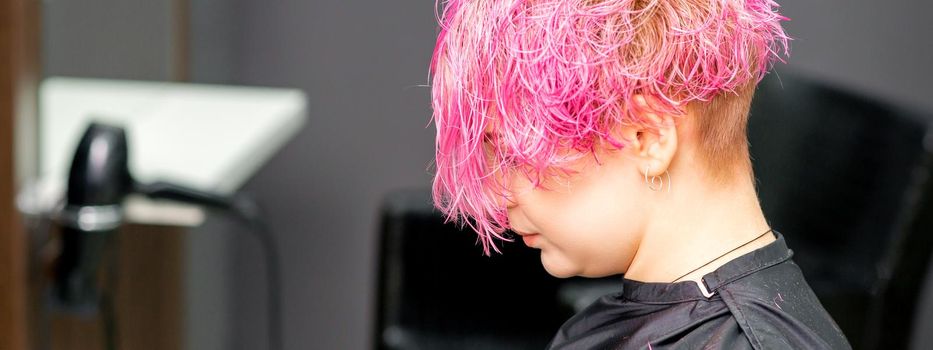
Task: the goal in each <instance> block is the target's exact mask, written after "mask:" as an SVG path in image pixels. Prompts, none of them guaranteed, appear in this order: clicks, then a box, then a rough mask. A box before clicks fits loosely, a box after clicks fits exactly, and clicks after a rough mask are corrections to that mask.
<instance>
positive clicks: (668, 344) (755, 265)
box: [548, 232, 851, 349]
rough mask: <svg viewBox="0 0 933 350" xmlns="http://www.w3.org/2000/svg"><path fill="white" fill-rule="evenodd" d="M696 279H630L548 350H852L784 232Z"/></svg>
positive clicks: (574, 320)
mask: <svg viewBox="0 0 933 350" xmlns="http://www.w3.org/2000/svg"><path fill="white" fill-rule="evenodd" d="M774 234H775V237H776V238H777V240H776V241H774V242H771V243H769V244H768V245H767V246H764V247H762V248H759V249H757V250H755V251H753V252H749V253H748V254H745V255H742V256H740V257H738V258H736V259H734V260H732V261H730V262H728V263H726V264H725V265H723V266H721V267H719V268H718V269H716V271H713V272H711V273H709V274H707V275H705V276H703V281H704V282H705V285H706V287H707V290H708V291H709V292H712V293H714V295H713V296H711V297H709V298H706V297H705V296H704V295H703V293H702V292H701V289H700V287H699V285H698V284H697V283H696V282H694V281H684V282H678V283H645V282H638V281H632V280H628V279H624V278H623V281H622V292H620V293H615V294H610V295H606V296H604V297H602V298H600V299H599V300H597V301H596V302H595V303H593V305H590V306H589V307H588V308H586V309H585V310H583V311H581V312H580V313H579V314H577V315H575V316H574V317H572V318H571V319H570V320H568V321H567V322H566V323H564V325H563V326H562V327H561V329H560V330H559V331H558V333H557V335H556V336H555V337H554V339H553V340H551V344H550V345H549V346H548V348H549V349H851V346H850V345H849V343H848V341H846V338H845V336H844V335H843V334H842V331H841V330H840V329H839V326H837V325H836V323H835V322H834V321H833V319H832V318H831V317H830V316H829V314H828V313H827V312H826V310H825V309H823V306H822V305H821V304H820V302H819V300H817V298H816V295H814V294H813V290H812V289H810V286H809V285H808V284H807V282H806V281H804V278H803V275H802V274H801V272H800V268H799V267H798V266H797V264H795V263H794V262H793V260H791V256H792V255H793V251H791V250H790V249H788V248H787V244H786V243H785V242H784V237H783V236H782V235H781V234H780V233H777V232H775V233H774Z"/></svg>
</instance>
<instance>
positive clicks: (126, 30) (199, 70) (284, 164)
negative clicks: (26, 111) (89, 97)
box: [0, 0, 933, 349]
mask: <svg viewBox="0 0 933 350" xmlns="http://www.w3.org/2000/svg"><path fill="white" fill-rule="evenodd" d="M3 1H5V2H6V3H7V5H5V6H7V9H11V11H12V12H7V13H8V14H10V16H12V15H13V14H15V13H29V11H34V12H35V22H26V24H25V27H20V28H30V27H29V26H34V28H35V29H38V31H37V32H33V31H29V30H25V31H22V32H19V33H20V34H22V37H25V38H29V37H30V36H32V35H34V36H35V37H36V38H37V41H35V42H34V43H35V46H36V47H35V51H36V52H37V55H36V56H35V59H36V61H35V62H36V63H37V64H36V65H35V68H38V69H37V70H36V72H37V73H36V80H35V81H37V82H40V81H42V79H45V78H48V77H74V78H95V79H117V80H144V81H167V82H183V83H198V84H221V85H236V86H251V87H268V88H282V89H287V90H289V91H300V92H301V93H302V94H303V96H304V98H305V102H306V104H305V106H304V118H305V122H303V123H301V126H300V129H298V130H295V133H294V134H290V136H289V139H288V140H283V141H282V142H283V144H282V147H281V148H280V149H277V151H276V152H274V153H273V154H271V155H270V157H269V159H268V160H267V161H266V162H265V163H264V164H263V165H262V166H261V167H259V168H257V169H256V171H255V172H253V173H252V174H251V176H249V177H248V179H246V180H245V181H244V183H243V184H242V187H241V190H242V191H243V192H245V193H249V194H251V195H252V196H253V198H255V200H256V202H257V203H259V204H260V205H261V206H262V207H263V208H264V209H265V213H266V217H265V219H266V221H267V222H268V223H269V226H270V229H271V232H273V234H274V236H275V239H276V241H277V248H278V254H279V257H280V259H281V267H282V270H281V281H282V285H281V290H280V291H281V306H282V314H281V316H282V327H283V329H282V330H283V333H284V348H285V349H366V348H372V347H373V344H374V343H378V341H379V340H378V339H375V337H377V336H375V335H374V334H382V333H380V332H378V331H374V329H375V328H377V327H378V324H381V323H380V321H379V317H378V315H380V311H378V310H380V308H379V306H378V304H379V301H380V300H382V299H381V297H380V294H379V292H378V290H379V286H380V283H382V282H381V279H380V277H379V274H380V268H381V267H382V265H381V264H380V263H379V259H380V251H381V250H380V232H382V230H383V229H384V227H382V226H381V224H380V223H381V222H383V221H382V220H383V219H384V217H383V216H382V215H381V214H380V213H381V210H382V209H384V208H385V204H384V201H385V200H386V198H387V196H388V195H389V194H390V193H392V192H395V191H397V190H399V189H418V188H425V187H427V186H428V185H429V183H430V181H431V171H430V166H431V162H432V158H433V155H434V153H433V152H434V148H433V137H434V129H433V125H430V124H429V121H430V115H431V111H430V104H429V98H430V96H429V95H430V91H429V89H428V88H427V87H425V85H427V84H428V64H429V61H430V56H431V52H432V48H433V44H434V39H435V38H436V33H437V23H436V19H435V12H434V10H435V2H434V1H360V0H342V1H313V0H307V1H298V0H273V1H249V0H121V1H116V0H85V1H64V0H43V1H38V0H3ZM780 3H781V5H782V12H783V14H784V15H786V16H787V17H790V18H791V19H792V20H791V21H790V22H787V23H786V24H785V26H786V30H787V32H788V33H789V34H790V35H791V36H792V37H793V38H794V41H793V42H792V43H791V56H790V59H789V61H788V62H787V64H785V65H780V64H779V67H778V72H780V74H785V73H786V74H787V75H788V76H795V77H800V78H802V79H806V80H808V81H813V82H817V83H819V84H824V85H825V86H830V87H834V88H838V89H842V90H844V91H849V92H852V93H854V94H856V95H858V96H866V97H869V98H871V99H874V100H877V101H879V102H880V103H883V104H890V105H895V106H900V107H904V108H906V109H909V110H911V111H917V112H918V113H917V114H918V115H933V85H931V84H930V82H931V81H933V68H931V66H930V65H929V62H933V45H931V44H930V40H929V36H930V34H933V22H931V21H929V20H928V18H927V17H928V14H929V13H930V12H933V3H930V2H925V1H920V0H904V1H895V2H883V1H867V0H848V1H842V0H826V1H817V2H814V1H798V0H785V1H781V2H780ZM30 8H32V9H33V10H29V9H30ZM16 11H21V12H16ZM0 12H2V11H0ZM3 19H4V20H10V21H11V22H7V23H0V26H8V25H14V26H15V25H17V24H16V23H14V22H12V21H13V20H12V19H10V18H8V17H3ZM30 23H31V24H30ZM13 33H14V34H15V33H17V32H13ZM35 33H38V34H35ZM4 35H8V34H4ZM24 40H26V39H24ZM28 42H29V41H26V44H24V45H25V46H24V47H29V45H30V44H28ZM14 52H18V51H14ZM4 54H6V53H4ZM20 63H22V62H20ZM22 66H23V65H21V66H16V65H13V66H11V67H14V68H15V67H22ZM24 66H28V62H26V63H25V64H24ZM17 74H19V73H17ZM14 76H15V74H14ZM2 77H4V76H0V78H2ZM13 80H15V79H13ZM3 83H4V84H7V83H8V82H6V81H4V82H3ZM37 86H38V85H37ZM33 87H36V86H33ZM27 95H28V93H27ZM4 101H8V100H4ZM929 121H930V120H927V121H924V122H929ZM25 123H26V124H28V123H29V122H25ZM43 127H45V126H34V127H33V129H35V130H38V129H41V128H43ZM27 132H28V130H27ZM35 134H38V132H37V131H36V132H35ZM5 135H6V136H9V134H5ZM21 137H22V136H21ZM29 142H30V141H26V142H25V143H26V144H28V143H29ZM165 142H170V139H168V138H167V139H166V141H165ZM35 143H36V144H38V142H37V141H35ZM20 144H22V142H21V143H20ZM753 147H754V144H753ZM0 150H2V149H0ZM22 152H25V153H20V154H17V155H16V156H17V157H19V158H26V159H33V157H38V156H37V155H36V154H38V152H37V151H35V150H33V151H32V152H33V153H29V152H30V151H28V150H24V151H22ZM41 161H42V160H41V159H40V160H37V161H36V162H41ZM22 166H24V167H27V168H28V167H33V168H38V166H37V165H29V164H26V165H22ZM38 173H39V171H38V170H37V171H35V172H34V174H32V175H33V176H36V174H38ZM7 175H9V174H5V175H4V176H7ZM22 177H23V178H22V179H20V180H18V181H17V184H20V185H21V184H23V183H27V182H29V181H28V177H29V174H26V175H23V176H22ZM4 181H6V182H11V181H9V180H4ZM889 181H891V182H892V183H895V184H896V183H900V182H907V181H908V180H907V179H903V178H893V179H890V180H889ZM0 193H2V191H0ZM6 195H9V194H8V193H7V194H6ZM4 200H7V198H5V199H4ZM27 226H28V225H27ZM779 230H780V228H779ZM243 231H246V228H244V225H241V224H239V223H238V222H236V221H235V220H231V219H230V218H229V217H227V216H225V215H220V214H217V213H216V212H212V211H208V212H207V215H206V218H205V219H204V221H203V223H201V224H199V225H198V226H197V227H194V228H191V229H188V230H187V233H186V234H183V235H180V237H182V238H180V241H179V242H178V246H177V247H176V248H172V249H175V250H176V253H177V259H178V261H181V263H179V264H180V265H179V268H178V270H177V271H178V276H177V281H176V283H177V285H178V286H179V287H178V288H179V292H178V295H177V296H176V299H175V300H176V301H177V302H178V303H180V304H181V305H182V307H181V308H180V310H181V311H180V313H179V315H180V316H178V317H179V319H180V320H181V321H180V322H181V323H180V326H179V332H180V333H179V334H180V335H178V339H179V340H178V341H177V342H176V343H175V344H177V346H179V348H185V349H264V348H266V342H267V340H266V339H267V338H266V337H267V331H266V317H267V313H266V299H265V294H264V293H266V288H267V287H268V286H267V285H266V284H265V283H264V281H265V279H264V278H265V277H264V276H265V269H264V264H265V262H264V257H263V254H264V253H263V250H262V249H260V247H259V245H258V244H257V243H256V240H255V239H253V237H251V236H250V235H249V234H248V233H246V232H243ZM790 243H791V245H792V247H793V241H790ZM142 249H144V250H145V249H146V248H145V247H144V248H142ZM475 252H476V254H477V255H478V254H479V253H480V248H479V247H475ZM840 263H842V262H840ZM11 266H14V267H15V265H11ZM14 270H15V269H14ZM923 271H927V269H926V268H924V269H923ZM917 279H919V280H923V281H926V282H923V283H925V287H924V288H925V289H923V290H924V292H923V293H922V298H921V299H920V300H919V301H918V303H917V304H916V305H914V307H915V308H916V309H915V310H916V315H917V316H916V319H917V320H918V322H926V323H925V324H927V325H928V326H929V327H933V282H931V281H933V279H931V278H929V277H925V276H923V277H919V276H918V277H917ZM3 283H6V282H3ZM2 285H3V284H2V283H0V286H2ZM837 318H838V316H837ZM118 324H119V323H118ZM927 329H929V328H927ZM71 332H72V333H69V334H68V335H67V336H69V337H77V336H80V335H78V334H75V333H80V332H78V331H71ZM66 333H67V331H66ZM121 335H122V336H123V337H131V336H139V337H142V338H145V337H146V335H145V334H137V335H133V334H126V332H124V333H122V334H121ZM848 335H849V336H850V337H852V336H853V335H852V334H848ZM43 336H45V337H52V336H55V334H51V333H45V334H44V335H43ZM94 336H97V334H96V333H95V334H94ZM911 337H912V338H911V339H912V341H913V342H914V343H913V344H914V346H915V348H917V349H921V348H927V349H928V348H933V338H931V335H930V334H929V332H914V333H913V334H912V335H911ZM51 343H55V342H54V341H52V342H51ZM57 346H61V345H57ZM14 348H15V347H14ZM61 348H67V346H62V347H61Z"/></svg>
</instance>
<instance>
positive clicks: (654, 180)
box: [645, 165, 671, 192]
mask: <svg viewBox="0 0 933 350" xmlns="http://www.w3.org/2000/svg"><path fill="white" fill-rule="evenodd" d="M649 170H651V166H650V165H649V166H647V167H645V184H646V185H648V189H649V190H652V191H655V192H658V191H660V190H663V189H664V178H663V177H662V176H660V175H655V176H652V177H651V179H650V180H649V179H648V171H649ZM664 174H666V175H667V192H670V191H671V172H670V171H667V170H665V171H664Z"/></svg>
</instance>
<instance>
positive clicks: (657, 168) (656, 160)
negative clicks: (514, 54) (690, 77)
mask: <svg viewBox="0 0 933 350" xmlns="http://www.w3.org/2000/svg"><path fill="white" fill-rule="evenodd" d="M634 101H635V103H636V104H637V108H636V110H638V111H639V113H640V116H641V117H642V118H644V119H645V120H647V121H648V123H645V125H624V126H621V127H620V130H619V131H620V133H621V134H622V135H621V136H622V138H623V140H625V141H626V145H625V148H624V149H625V150H626V151H627V152H629V155H631V156H633V158H634V159H635V160H636V161H635V162H634V163H635V164H633V166H635V167H637V170H638V172H639V174H644V173H645V172H646V171H647V173H648V176H658V175H661V174H664V172H665V171H667V170H668V168H669V167H670V165H671V162H672V161H673V159H674V155H675V154H676V153H677V127H676V123H675V120H674V116H673V115H670V114H666V113H662V112H656V111H654V109H652V108H650V106H649V104H648V101H647V100H646V99H645V97H644V96H642V95H636V96H635V98H634Z"/></svg>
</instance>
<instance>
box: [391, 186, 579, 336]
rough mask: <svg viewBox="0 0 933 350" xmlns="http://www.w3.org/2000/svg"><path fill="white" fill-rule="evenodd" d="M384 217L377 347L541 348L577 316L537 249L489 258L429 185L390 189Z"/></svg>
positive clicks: (512, 246)
mask: <svg viewBox="0 0 933 350" xmlns="http://www.w3.org/2000/svg"><path fill="white" fill-rule="evenodd" d="M381 215H382V218H381V221H382V223H381V225H382V226H381V231H382V232H381V240H382V242H381V245H380V247H381V248H380V254H379V258H378V261H379V271H380V273H379V276H380V277H379V297H378V298H379V300H378V302H377V303H378V304H379V306H378V309H379V312H378V316H377V317H378V319H377V325H376V334H375V336H374V340H375V342H376V344H375V345H376V348H378V349H541V348H543V347H544V346H545V345H547V342H548V341H550V339H551V337H553V335H554V334H555V332H556V330H557V329H558V328H559V327H560V324H561V323H562V322H563V321H564V320H566V318H567V317H569V316H570V313H569V312H568V311H567V310H561V309H560V308H558V307H556V306H557V289H558V283H559V282H560V280H558V279H555V278H553V277H551V276H549V275H548V274H547V273H546V272H545V271H544V269H543V268H542V266H541V262H540V259H539V252H538V251H537V250H533V249H529V248H527V247H524V246H522V245H521V241H520V240H519V241H518V242H513V243H506V244H504V245H503V246H502V247H501V249H502V250H503V254H498V253H494V254H493V255H492V256H489V257H487V256H484V255H483V251H482V247H481V246H480V245H477V241H476V237H477V236H476V233H474V232H472V231H471V230H470V229H469V228H467V229H465V230H461V229H459V228H458V227H457V226H456V225H454V224H445V223H444V220H443V218H442V217H441V216H440V214H438V213H437V212H436V211H434V210H433V208H432V206H431V199H430V191H429V190H428V189H418V190H402V191H397V192H394V193H392V194H390V195H389V196H388V197H387V198H386V200H385V201H384V205H383V207H382V213H381Z"/></svg>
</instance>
